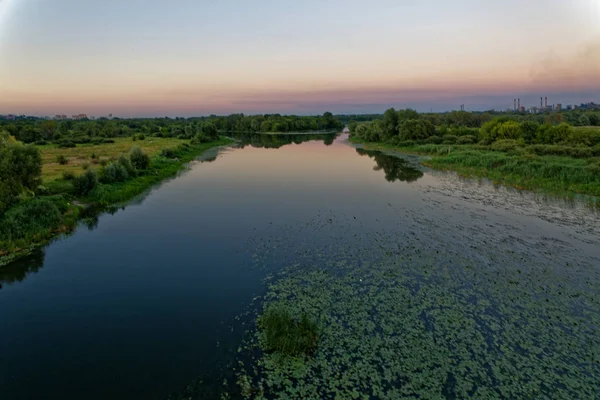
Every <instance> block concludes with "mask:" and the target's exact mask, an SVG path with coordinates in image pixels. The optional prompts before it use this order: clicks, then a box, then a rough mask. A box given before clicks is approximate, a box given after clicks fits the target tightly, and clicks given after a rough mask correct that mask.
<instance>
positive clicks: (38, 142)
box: [35, 139, 48, 146]
mask: <svg viewBox="0 0 600 400" xmlns="http://www.w3.org/2000/svg"><path fill="white" fill-rule="evenodd" d="M35 144H36V145H37V146H44V145H46V144H48V143H47V142H46V141H45V140H43V139H42V140H38V141H37V142H35Z"/></svg>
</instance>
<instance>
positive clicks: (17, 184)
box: [0, 132, 42, 214]
mask: <svg viewBox="0 0 600 400" xmlns="http://www.w3.org/2000/svg"><path fill="white" fill-rule="evenodd" d="M41 173H42V158H41V155H40V152H39V150H38V149H37V148H36V147H34V146H32V145H23V144H21V143H19V142H17V141H15V140H14V138H11V137H10V136H9V135H8V133H6V132H4V133H0V182H1V184H0V214H2V212H4V211H5V210H6V209H7V208H8V207H10V206H11V205H13V204H15V203H17V202H18V201H19V199H24V198H26V197H29V196H30V194H31V193H32V191H33V190H35V189H36V188H37V187H38V186H39V185H40V184H41Z"/></svg>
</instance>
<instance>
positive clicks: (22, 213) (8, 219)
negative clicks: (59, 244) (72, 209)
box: [0, 198, 67, 241]
mask: <svg viewBox="0 0 600 400" xmlns="http://www.w3.org/2000/svg"><path fill="white" fill-rule="evenodd" d="M66 209H67V206H66V201H64V199H62V198H54V199H53V198H39V199H33V200H30V201H27V202H25V203H23V204H20V205H17V206H15V207H13V208H11V209H10V210H8V211H7V212H6V213H5V214H4V216H3V217H2V218H0V238H1V239H2V240H8V241H10V240H18V239H23V238H26V237H31V236H34V235H36V234H40V233H42V232H43V231H47V230H49V229H54V228H56V227H57V226H58V225H59V224H60V222H61V216H62V213H63V212H65V211H66Z"/></svg>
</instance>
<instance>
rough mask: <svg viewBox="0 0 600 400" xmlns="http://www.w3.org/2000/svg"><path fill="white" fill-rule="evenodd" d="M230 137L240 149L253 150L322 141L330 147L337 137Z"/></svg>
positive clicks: (258, 135)
mask: <svg viewBox="0 0 600 400" xmlns="http://www.w3.org/2000/svg"><path fill="white" fill-rule="evenodd" d="M231 137H233V138H235V139H236V140H238V141H240V142H241V144H240V145H239V147H240V148H242V149H243V148H244V147H246V146H251V147H255V148H265V149H279V148H281V147H283V146H286V145H290V144H301V143H304V142H310V141H323V143H324V144H325V145H326V146H330V145H332V144H333V142H334V141H335V138H336V137H337V135H336V134H335V133H330V134H310V133H307V134H295V135H294V134H291V135H288V134H278V135H269V134H264V133H232V134H231Z"/></svg>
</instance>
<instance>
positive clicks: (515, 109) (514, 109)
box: [513, 99, 517, 111]
mask: <svg viewBox="0 0 600 400" xmlns="http://www.w3.org/2000/svg"><path fill="white" fill-rule="evenodd" d="M514 102H515V105H514V106H513V111H517V99H515V100H514Z"/></svg>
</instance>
